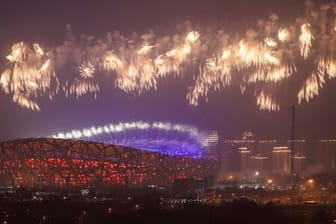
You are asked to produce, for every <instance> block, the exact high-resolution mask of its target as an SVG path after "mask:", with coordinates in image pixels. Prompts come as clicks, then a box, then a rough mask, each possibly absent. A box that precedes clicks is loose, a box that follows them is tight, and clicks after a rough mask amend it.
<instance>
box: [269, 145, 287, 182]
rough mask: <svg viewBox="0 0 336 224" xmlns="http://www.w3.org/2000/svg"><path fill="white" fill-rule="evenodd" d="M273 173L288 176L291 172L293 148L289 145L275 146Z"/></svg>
mask: <svg viewBox="0 0 336 224" xmlns="http://www.w3.org/2000/svg"><path fill="white" fill-rule="evenodd" d="M272 165H273V174H275V175H281V176H287V175H290V172H291V150H289V149H288V147H287V146H276V147H273V155H272Z"/></svg>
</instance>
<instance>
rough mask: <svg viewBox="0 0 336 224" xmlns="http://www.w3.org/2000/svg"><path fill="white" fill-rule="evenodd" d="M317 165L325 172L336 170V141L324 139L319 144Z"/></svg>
mask: <svg viewBox="0 0 336 224" xmlns="http://www.w3.org/2000/svg"><path fill="white" fill-rule="evenodd" d="M317 165H320V166H322V167H323V170H324V171H325V172H328V171H330V170H332V169H335V168H336V139H322V140H319V141H318V144H317Z"/></svg>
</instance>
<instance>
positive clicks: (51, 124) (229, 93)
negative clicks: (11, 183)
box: [0, 0, 336, 140]
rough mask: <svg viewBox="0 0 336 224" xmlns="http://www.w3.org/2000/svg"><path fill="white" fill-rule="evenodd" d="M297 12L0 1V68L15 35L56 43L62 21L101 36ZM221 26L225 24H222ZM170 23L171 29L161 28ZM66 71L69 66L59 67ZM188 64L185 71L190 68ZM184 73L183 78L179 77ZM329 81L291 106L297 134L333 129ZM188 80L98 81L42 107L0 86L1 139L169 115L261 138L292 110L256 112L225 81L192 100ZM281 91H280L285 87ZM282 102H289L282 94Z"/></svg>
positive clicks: (156, 0) (282, 7) (293, 5)
mask: <svg viewBox="0 0 336 224" xmlns="http://www.w3.org/2000/svg"><path fill="white" fill-rule="evenodd" d="M302 11H303V1H301V0H300V1H293V0H282V1H278V0H233V1H231V0H226V1H224V0H222V1H220V0H217V1H216V0H203V1H201V0H183V1H182V0H172V1H168V0H166V1H161V0H145V1H141V0H133V1H131V0H123V1H122V0H118V1H114V0H109V1H107V0H106V1H97V0H96V1H93V0H92V1H89V0H78V1H70V0H69V1H46V0H44V1H35V0H30V1H15V0H14V1H13V0H11V1H10V0H2V1H1V2H0V55H1V57H2V58H1V60H0V63H1V65H0V68H1V70H2V69H3V68H4V67H5V66H6V61H5V59H4V58H3V56H5V55H7V54H8V53H9V50H10V46H11V45H12V44H13V43H15V42H17V41H21V40H23V41H26V42H35V41H37V42H39V43H42V44H44V45H57V44H61V43H62V41H63V40H64V37H65V24H72V27H73V31H74V32H75V34H81V33H87V34H95V35H97V36H103V35H105V34H106V32H108V31H114V30H120V31H121V32H122V33H124V34H125V35H129V34H131V33H132V32H139V33H141V32H146V31H148V30H149V29H153V30H155V32H156V33H158V34H159V33H160V32H163V33H168V32H169V31H170V30H174V27H175V26H176V25H177V24H179V23H183V22H184V21H185V20H190V21H191V22H192V23H194V24H201V25H202V26H214V25H215V24H226V26H227V27H228V28H227V29H231V30H228V32H234V31H233V30H232V29H233V28H234V27H236V26H237V27H242V28H243V29H245V28H247V27H248V25H249V24H254V23H255V21H256V20H257V19H258V18H265V17H266V16H267V15H269V14H270V13H272V12H276V13H277V14H278V15H279V17H280V18H286V19H291V18H292V19H294V18H295V17H297V14H300V13H302ZM221 29H224V30H226V27H225V26H224V27H221ZM167 30H169V31H167ZM63 72H65V73H66V72H69V71H63ZM193 72H194V70H193V69H192V68H190V69H187V71H186V72H185V73H186V74H185V76H188V74H189V73H190V74H191V73H193ZM185 79H188V78H185ZM335 85H336V82H335V81H333V80H332V81H330V82H328V83H327V85H326V87H325V88H324V89H322V91H321V93H320V96H319V97H317V98H315V99H314V100H312V102H310V103H309V104H304V105H302V106H299V107H298V109H297V135H298V136H299V137H301V138H329V137H335V135H336V125H335V124H336V122H335V118H334V117H335V115H336V106H335V103H334V102H335V95H336V94H335ZM187 87H188V83H186V81H185V82H184V81H183V78H182V81H181V82H176V81H174V80H170V79H165V80H162V81H160V83H159V88H158V91H156V92H155V91H150V92H147V93H145V94H143V95H142V96H140V97H133V96H132V95H126V94H124V93H123V92H121V91H120V90H117V89H115V88H114V87H113V83H112V82H111V83H110V84H106V85H103V86H102V93H100V94H99V95H98V99H97V100H94V99H93V97H92V96H90V95H88V96H85V97H82V98H80V99H78V100H74V99H70V100H65V98H64V97H63V96H62V95H61V96H58V97H56V99H54V100H53V101H48V100H47V99H41V101H40V103H41V108H42V110H41V111H40V112H35V111H29V110H27V109H23V108H21V107H19V106H17V105H16V104H14V103H13V102H12V101H11V98H10V96H8V95H5V94H4V93H3V92H0V102H1V106H0V113H1V116H0V139H1V140H5V139H13V138H18V137H30V136H44V135H49V134H52V133H55V132H58V131H66V130H69V129H73V128H84V127H88V126H91V125H103V124H105V123H110V122H119V121H136V120H145V121H170V122H174V123H184V124H190V125H195V126H198V127H199V128H201V129H215V130H218V131H219V132H220V133H221V135H223V136H224V137H226V138H238V137H240V136H241V134H242V132H243V131H245V130H251V131H254V132H255V134H256V136H258V137H259V138H287V137H288V136H289V135H290V133H289V130H290V112H289V111H288V110H287V109H286V106H283V108H282V110H281V111H279V112H266V111H259V109H258V108H257V106H256V103H255V99H254V97H253V95H252V94H246V95H243V96H241V94H240V90H239V88H236V87H229V88H227V89H224V90H222V91H219V92H214V93H211V94H210V96H209V102H208V103H205V102H202V103H201V104H200V105H199V106H198V107H192V106H189V105H188V102H187V101H186V99H185V94H186V90H187ZM285 91H286V90H284V93H283V94H285ZM287 103H288V106H289V105H291V104H292V103H295V102H289V101H287Z"/></svg>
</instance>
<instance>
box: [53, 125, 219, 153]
mask: <svg viewBox="0 0 336 224" xmlns="http://www.w3.org/2000/svg"><path fill="white" fill-rule="evenodd" d="M51 137H53V138H64V139H80V140H89V141H94V142H101V143H108V144H116V145H121V146H128V147H133V148H137V149H143V150H147V151H154V152H159V153H162V154H165V155H171V156H185V157H192V158H202V157H205V156H207V155H208V154H209V153H210V151H211V150H213V147H214V146H216V145H217V141H218V135H217V133H216V132H214V131H211V132H209V131H200V130H199V129H198V128H196V127H194V126H190V125H184V124H174V123H169V122H144V121H136V122H120V123H111V124H106V125H103V126H92V127H88V128H83V129H77V130H70V131H68V132H59V133H57V134H54V135H52V136H51ZM209 141H210V142H211V144H209ZM210 146H211V147H210Z"/></svg>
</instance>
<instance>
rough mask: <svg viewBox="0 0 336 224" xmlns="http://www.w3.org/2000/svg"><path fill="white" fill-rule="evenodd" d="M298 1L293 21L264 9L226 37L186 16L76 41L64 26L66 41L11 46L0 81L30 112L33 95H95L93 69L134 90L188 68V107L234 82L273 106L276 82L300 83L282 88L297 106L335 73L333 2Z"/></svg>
mask: <svg viewBox="0 0 336 224" xmlns="http://www.w3.org/2000/svg"><path fill="white" fill-rule="evenodd" d="M305 6H306V10H305V11H306V13H305V16H304V17H298V18H297V19H296V20H295V21H294V22H293V23H288V21H286V23H285V22H283V21H282V20H281V18H279V17H278V16H277V15H276V14H272V15H270V16H269V18H268V19H266V20H261V19H259V20H258V22H257V25H256V27H249V28H248V29H247V30H246V32H245V33H240V34H235V35H232V36H230V34H228V33H225V32H224V31H218V32H217V31H216V32H210V31H204V32H203V31H202V28H201V27H200V29H199V30H196V29H194V28H193V27H192V25H191V23H189V22H188V23H184V25H181V26H180V27H184V28H185V29H184V32H181V31H182V28H181V29H179V33H175V34H172V35H166V36H160V35H156V34H155V33H154V32H152V31H151V32H148V33H144V34H136V33H135V34H134V35H132V36H131V37H125V36H123V35H121V34H120V33H119V32H110V33H108V34H107V35H106V36H105V37H103V38H96V37H94V36H87V35H82V36H81V38H80V41H78V40H76V38H75V36H74V34H73V33H72V31H71V26H70V25H67V32H68V33H67V39H66V40H65V41H64V43H63V44H62V45H61V46H56V47H55V48H51V47H46V48H44V47H42V46H41V45H40V44H38V43H34V44H32V45H28V44H26V43H24V42H18V43H15V44H13V46H12V48H11V50H10V53H9V54H8V56H7V57H6V59H7V62H8V64H7V66H6V67H5V69H4V70H3V71H2V73H1V77H0V87H1V89H2V91H3V92H4V93H5V94H8V95H10V96H11V97H12V98H13V101H14V102H15V103H17V104H19V105H20V106H23V107H26V108H28V109H32V110H38V109H39V107H38V104H37V102H36V101H37V100H38V98H39V97H41V96H42V97H43V96H45V95H46V96H49V98H53V96H54V95H55V94H57V93H59V92H60V90H63V91H64V92H65V93H66V96H69V95H75V96H76V97H80V96H83V95H84V94H87V93H92V94H94V95H95V96H96V95H97V94H98V92H99V91H100V86H99V84H100V82H101V79H100V76H101V74H104V75H105V74H106V76H110V77H112V78H111V83H112V84H111V85H112V86H113V87H115V88H118V89H121V90H122V91H124V92H126V93H129V94H132V95H141V94H142V93H143V92H146V91H150V90H157V89H158V82H159V80H160V79H165V78H167V77H169V76H173V77H174V78H175V80H176V81H179V80H181V79H180V76H181V74H183V72H184V71H185V70H186V68H187V67H188V66H196V69H195V71H197V72H195V73H194V74H193V80H194V82H193V83H192V84H190V88H189V91H188V92H187V95H186V98H187V100H188V102H189V103H190V104H191V105H198V104H199V102H200V101H201V100H202V99H203V98H204V99H205V101H207V100H208V95H209V94H210V93H211V92H212V91H220V90H221V89H223V88H226V87H227V86H231V85H232V86H233V85H235V86H239V87H240V89H241V92H242V94H244V93H246V92H247V91H245V90H246V89H252V90H254V91H252V92H256V93H258V94H256V101H257V106H258V108H259V109H261V110H279V108H280V104H281V102H280V101H281V97H275V96H274V95H272V94H274V93H275V92H277V91H276V89H277V88H278V87H279V88H280V87H281V86H283V83H286V82H291V81H293V80H294V81H295V82H300V83H296V85H286V86H301V88H300V89H293V90H291V91H290V92H292V91H293V92H295V93H293V96H294V97H296V98H297V100H298V103H299V104H300V103H302V102H304V101H305V102H308V101H310V100H311V99H312V98H313V97H315V96H317V95H318V94H319V90H320V89H321V88H323V87H324V84H325V83H326V82H327V81H328V80H329V79H333V78H335V77H336V58H335V52H336V47H335V46H336V29H335V27H336V25H335V24H336V22H335V21H336V13H335V12H336V10H335V5H334V4H331V3H330V4H323V5H320V6H314V5H312V4H308V3H307V4H306V5H305ZM302 63H306V64H309V68H311V71H305V72H302V69H301V67H308V66H305V65H302ZM66 65H76V66H77V69H74V70H76V71H77V72H75V73H74V74H73V76H69V77H66V78H65V80H62V81H60V80H61V79H60V78H58V77H57V75H56V73H55V68H57V69H60V70H61V69H62V68H63V67H64V66H66ZM197 68H198V69H197ZM302 73H304V74H302ZM293 76H295V77H297V78H295V79H292V78H291V77H293ZM269 85H272V86H271V88H270V86H269ZM270 89H272V91H270ZM266 92H267V94H266ZM294 97H293V98H294ZM274 99H277V100H278V101H277V102H276V101H275V100H274ZM279 99H280V100H279Z"/></svg>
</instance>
